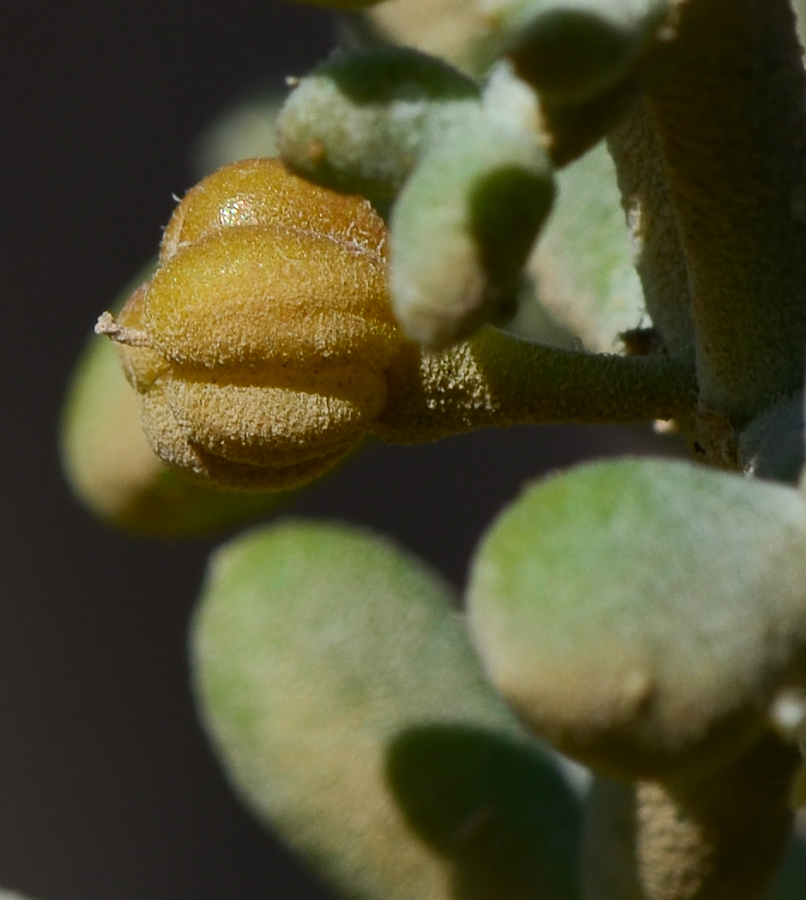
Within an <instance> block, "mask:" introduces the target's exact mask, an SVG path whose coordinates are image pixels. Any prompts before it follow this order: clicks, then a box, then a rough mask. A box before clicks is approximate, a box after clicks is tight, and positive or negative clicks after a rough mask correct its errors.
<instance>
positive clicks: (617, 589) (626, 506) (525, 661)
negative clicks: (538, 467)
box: [469, 460, 806, 781]
mask: <svg viewBox="0 0 806 900" xmlns="http://www.w3.org/2000/svg"><path fill="white" fill-rule="evenodd" d="M726 523H730V540H729V541H727V540H725V524H726ZM805 584H806V503H804V499H803V496H802V495H801V493H800V492H799V491H797V490H794V489H792V488H787V487H782V486H780V485H773V484H769V483H765V482H754V481H749V480H747V479H744V478H741V477H738V476H736V475H728V474H725V473H717V472H713V471H707V470H704V469H699V468H695V467H694V466H691V465H685V464H682V463H671V462H665V461H638V460H629V461H622V462H614V463H602V464H597V465H593V466H587V467H585V468H582V469H579V470H577V471H574V472H570V473H568V474H566V475H563V476H559V477H556V478H553V479H550V480H548V481H546V482H544V483H542V484H537V485H534V486H532V487H531V488H530V489H529V490H528V491H527V492H526V493H525V494H524V495H523V496H522V497H521V498H520V499H519V500H518V501H516V502H515V503H514V504H513V505H512V506H511V507H510V508H509V509H508V510H507V511H506V512H505V513H504V514H503V515H502V516H501V517H500V518H499V520H498V521H497V522H496V523H495V524H494V525H493V527H492V529H491V530H490V532H489V533H488V534H487V536H486V538H485V540H484V541H483V543H482V546H481V548H480V550H479V552H478V554H477V556H476V560H475V562H474V567H473V572H472V574H471V579H470V586H469V611H470V618H471V625H472V630H473V634H474V637H475V641H476V644H477V647H478V649H479V651H480V653H481V656H482V658H483V660H484V663H485V665H486V668H487V670H488V673H489V675H490V678H491V680H492V682H493V683H494V684H495V685H496V687H497V688H498V689H499V690H500V692H501V693H502V695H503V696H504V697H505V699H507V700H508V702H509V703H510V704H511V705H512V706H513V708H514V709H515V710H516V711H517V712H518V713H519V714H520V715H521V717H522V718H523V720H524V721H525V722H526V723H527V724H528V725H529V726H530V727H531V728H532V729H533V730H534V731H535V732H537V733H538V734H540V735H541V736H543V737H545V738H546V739H548V740H549V741H551V742H552V743H553V744H554V745H555V746H556V747H557V748H558V749H560V750H561V751H562V752H564V753H567V754H569V755H571V756H574V757H576V758H577V759H578V760H580V761H581V762H583V763H585V764H586V765H589V766H590V767H591V768H593V769H595V770H598V771H599V772H600V773H601V774H604V775H606V776H608V777H614V778H618V779H629V780H633V779H657V780H661V781H663V780H667V779H680V780H682V779H686V778H690V777H698V776H699V775H704V774H708V773H709V772H712V771H713V770H715V769H716V768H717V767H718V766H720V765H723V764H725V763H726V762H727V761H729V760H730V759H732V758H734V757H735V756H737V755H739V754H740V753H742V752H743V751H744V750H745V749H747V748H748V747H749V746H750V745H751V744H752V743H753V742H754V741H755V740H757V739H758V738H759V737H760V736H761V735H762V734H763V733H764V731H765V729H768V728H770V727H771V723H772V722H777V723H778V724H779V727H780V721H781V719H782V717H781V714H780V709H781V697H782V696H783V697H790V696H792V690H793V689H795V688H798V687H801V686H803V685H804V683H806V662H805V661H804V651H805V650H806V589H804V585H805Z"/></svg>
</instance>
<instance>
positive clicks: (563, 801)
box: [192, 522, 579, 900]
mask: <svg viewBox="0 0 806 900" xmlns="http://www.w3.org/2000/svg"><path fill="white" fill-rule="evenodd" d="M192 652H193V659H194V666H195V673H196V674H195V678H196V686H197V693H198V696H199V701H200V705H201V712H202V717H203V720H204V722H205V724H206V725H207V727H208V730H209V732H210V734H211V737H212V740H213V742H214V744H215V746H216V748H217V750H218V752H219V754H220V755H221V757H222V759H223V762H224V765H225V767H226V769H227V771H228V772H229V774H230V776H231V778H232V779H233V781H234V782H235V785H236V787H237V788H238V790H239V791H240V793H241V794H242V795H243V797H244V798H245V800H246V801H247V803H248V804H249V805H250V806H251V808H252V809H253V810H254V811H255V812H256V814H257V815H258V816H259V817H260V818H261V819H262V820H263V821H264V822H265V823H267V824H268V825H270V827H272V828H274V829H276V830H277V832H278V833H279V834H280V835H281V836H282V837H283V838H284V839H285V840H287V841H288V843H289V844H291V846H292V847H294V848H295V849H296V850H297V851H298V852H300V853H301V854H302V855H303V856H304V857H305V858H306V859H307V861H308V862H309V863H310V864H311V865H312V866H313V867H314V868H315V869H316V870H318V871H319V873H320V874H322V875H323V876H324V877H326V878H327V879H328V880H329V881H331V882H332V883H333V884H334V886H335V887H336V888H337V889H339V890H340V891H341V892H342V893H343V894H345V895H346V896H351V897H361V898H378V900H380V898H384V900H404V898H405V900H414V898H418V900H424V898H434V900H436V898H448V897H455V898H462V900H465V898H466V900H471V898H472V900H475V898H479V900H486V898H490V900H493V898H496V900H499V898H512V900H515V898H546V900H548V898H552V900H555V898H557V900H559V898H571V897H575V896H576V892H575V876H574V866H575V862H574V860H575V845H576V840H577V834H578V827H579V824H578V818H579V813H578V809H577V805H576V800H575V798H574V796H573V793H572V792H571V790H570V788H569V787H568V784H567V783H566V782H565V781H564V779H563V776H562V775H561V774H560V771H559V769H558V768H557V763H556V761H555V760H554V759H553V758H552V757H551V756H550V755H549V754H548V753H547V752H545V751H543V750H542V749H541V748H540V746H539V745H538V744H536V743H535V742H534V741H532V740H531V739H529V738H528V737H527V736H525V735H524V734H523V732H522V731H521V730H520V729H519V727H518V726H517V725H516V724H515V723H514V721H513V719H512V718H511V716H510V714H509V713H508V712H507V710H506V709H505V707H504V706H503V705H502V704H501V702H500V700H499V699H498V697H497V696H496V695H495V694H494V693H493V692H492V691H490V689H489V688H488V686H487V685H486V683H485V682H484V679H483V677H482V674H481V671H480V668H479V666H478V664H477V662H476V660H475V658H474V656H473V653H472V651H471V649H470V647H469V644H468V642H467V638H466V636H465V632H464V629H463V626H462V622H461V619H460V617H459V615H458V613H457V612H456V611H455V609H454V608H453V606H452V605H451V599H450V592H449V591H448V590H447V588H446V587H445V585H444V584H443V583H442V582H441V581H440V580H439V579H438V578H436V577H435V576H434V575H433V574H432V573H431V572H429V571H428V570H426V569H425V567H424V566H423V565H422V564H420V563H419V562H418V561H416V560H414V559H412V558H411V557H409V556H408V555H406V554H405V553H403V552H401V551H400V550H398V549H397V548H396V547H394V546H392V545H390V544H389V543H387V542H386V541H383V540H382V539H380V538H378V537H375V536H373V535H370V534H367V533H364V532H356V531H352V530H349V529H347V528H346V527H344V526H339V525H333V524H314V523H296V522H290V523H285V524H281V525H278V526H275V527H272V528H267V529H262V530H259V531H255V532H253V533H252V534H250V535H247V536H246V537H244V538H241V539H239V540H237V541H234V542H233V543H231V544H229V545H228V546H226V547H225V548H224V549H223V550H221V551H219V552H218V553H217V554H216V556H215V557H214V558H213V562H212V565H211V569H210V572H209V575H208V580H207V584H206V587H205V590H204V594H203V598H202V602H201V607H200V610H199V612H198V616H197V620H196V623H195V628H194V632H193V638H192Z"/></svg>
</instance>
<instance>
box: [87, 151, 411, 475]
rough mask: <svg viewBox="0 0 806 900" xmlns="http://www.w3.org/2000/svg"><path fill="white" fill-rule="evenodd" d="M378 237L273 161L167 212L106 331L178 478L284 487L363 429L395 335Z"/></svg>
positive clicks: (376, 402)
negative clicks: (145, 278) (154, 261)
mask: <svg viewBox="0 0 806 900" xmlns="http://www.w3.org/2000/svg"><path fill="white" fill-rule="evenodd" d="M385 242H386V230H385V227H384V225H383V222H382V221H381V220H380V218H378V216H377V215H376V214H375V213H374V212H373V211H372V209H371V207H370V206H369V204H368V203H367V202H366V201H364V200H362V199H360V198H357V197H352V196H347V195H343V194H337V193H335V192H332V191H329V190H327V189H324V188H319V187H316V186H314V185H311V184H309V183H308V182H305V181H302V180H301V179H299V178H296V177H295V176H293V175H291V174H290V173H288V172H287V171H286V170H285V169H284V168H283V166H282V164H281V163H279V162H277V161H275V160H246V161H243V162H240V163H236V164H234V165H232V166H228V167H226V168H224V169H222V170H220V171H219V172H217V173H215V174H214V175H212V176H211V177H210V178H208V179H206V180H205V181H203V182H202V183H201V184H200V185H198V186H197V187H196V188H194V189H193V190H192V191H190V193H189V194H188V195H187V196H186V197H185V199H184V200H183V201H182V202H181V203H180V205H179V207H178V208H177V210H176V212H175V213H174V216H173V218H172V220H171V222H170V224H169V225H168V227H167V229H166V231H165V236H164V238H163V244H162V251H161V254H160V265H159V267H158V269H157V271H156V273H155V275H154V277H153V278H152V279H151V281H150V282H149V283H148V284H147V285H145V286H144V287H143V288H141V289H140V290H138V291H137V292H135V294H134V295H132V297H131V298H130V300H129V301H128V302H127V304H126V305H125V306H124V308H123V310H122V311H121V314H120V317H119V320H118V321H117V322H116V321H115V320H114V319H113V318H112V317H111V316H110V315H109V314H105V315H104V316H102V317H101V320H100V321H99V325H98V330H99V331H101V332H104V333H107V334H109V335H110V336H111V337H113V338H114V339H116V340H117V341H118V342H119V343H120V345H121V354H122V357H123V364H124V367H125V369H126V372H127V375H128V377H129V379H130V381H131V382H132V383H133V384H134V386H135V387H136V389H137V391H138V393H139V394H140V398H141V417H142V421H143V426H144V429H145V431H146V435H147V437H148V438H149V441H150V443H151V445H152V447H153V448H154V449H155V451H156V452H157V453H158V455H159V456H160V457H161V458H162V459H163V460H164V461H165V462H166V463H168V464H169V465H171V466H174V467H176V468H178V469H180V470H182V471H183V472H184V473H185V474H187V475H190V476H195V477H197V478H202V479H205V480H212V481H214V482H218V483H222V484H226V485H228V486H240V487H244V488H254V489H261V490H273V489H280V488H287V487H292V486H294V485H296V484H299V483H302V482H304V481H307V480H310V479H311V478H313V477H315V476H316V475H318V474H321V473H322V472H324V471H326V470H327V469H328V468H330V467H331V466H332V465H333V464H335V463H336V462H337V461H338V460H339V459H340V458H341V457H342V456H344V455H345V454H346V453H347V452H349V450H351V449H352V448H353V447H355V446H356V445H357V444H358V443H359V442H360V441H361V439H362V438H363V436H364V435H365V434H366V431H367V428H368V426H369V424H370V423H371V422H372V421H373V420H374V418H375V417H376V416H377V415H378V413H379V412H380V411H381V410H382V408H383V406H384V403H385V400H386V379H385V370H386V369H387V368H388V366H389V365H390V364H391V363H392V361H393V360H394V358H395V356H396V355H397V352H398V349H399V347H400V345H401V341H402V338H401V336H400V333H399V331H398V329H397V326H396V325H395V322H394V319H393V316H392V312H391V308H390V306H389V302H388V299H387V291H386V260H385Z"/></svg>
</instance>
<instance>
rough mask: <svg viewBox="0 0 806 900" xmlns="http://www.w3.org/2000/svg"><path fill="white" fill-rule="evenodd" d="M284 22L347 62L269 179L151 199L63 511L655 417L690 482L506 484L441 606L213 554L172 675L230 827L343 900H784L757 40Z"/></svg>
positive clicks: (792, 354) (785, 209)
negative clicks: (223, 784) (276, 840)
mask: <svg viewBox="0 0 806 900" xmlns="http://www.w3.org/2000/svg"><path fill="white" fill-rule="evenodd" d="M319 5H324V6H331V7H333V8H335V9H337V10H339V15H340V17H341V18H340V21H341V26H342V34H343V35H344V36H345V40H346V41H347V43H348V44H349V47H348V49H346V50H341V51H339V52H337V53H334V55H333V56H332V57H331V58H329V59H327V60H325V61H323V62H322V63H321V64H320V65H319V66H318V67H317V68H316V69H315V70H314V71H313V72H312V73H310V74H309V75H307V76H305V77H303V78H301V79H298V80H296V81H295V83H294V86H293V88H292V90H291V91H290V93H289V95H288V97H287V98H286V100H285V102H284V103H283V105H282V108H281V109H280V111H279V113H278V114H277V119H276V123H275V124H276V134H277V148H278V154H279V155H278V157H277V158H259V159H246V160H240V161H238V162H235V163H231V164H229V165H227V166H224V167H222V168H221V169H220V170H219V171H217V172H216V173H214V174H213V175H211V176H209V177H208V178H206V179H205V180H204V181H202V182H201V183H200V184H199V185H197V186H196V187H195V188H193V189H192V190H191V191H190V192H189V193H188V194H187V195H186V196H185V197H184V198H183V199H182V200H181V201H180V202H179V204H178V206H177V208H176V211H175V212H174V215H173V217H172V219H171V221H170V223H169V224H168V226H167V228H166V230H165V233H164V236H163V240H162V246H161V250H160V253H159V258H158V260H157V262H156V263H155V264H153V265H152V266H151V267H149V270H148V272H147V274H146V276H145V280H144V281H142V282H141V283H138V284H137V286H136V288H135V289H134V290H133V291H132V292H131V293H130V296H129V297H128V299H127V300H126V301H125V302H124V303H122V305H120V307H119V308H117V309H116V311H115V312H114V314H113V313H112V312H105V313H103V315H102V316H101V317H100V319H99V321H98V324H97V326H96V330H97V331H98V332H99V333H100V334H102V335H105V336H107V337H108V338H110V339H111V341H112V342H113V343H114V345H115V348H116V350H117V353H118V357H119V361H120V363H121V368H122V372H123V373H125V379H126V380H124V378H123V377H122V376H121V374H120V370H119V369H118V368H116V367H115V366H113V365H112V358H111V354H112V345H111V344H110V343H109V342H104V343H101V340H100V338H99V339H98V344H97V346H94V347H93V348H91V349H90V350H89V351H88V356H87V358H86V359H85V360H84V362H83V363H82V367H81V369H80V370H79V373H78V374H77V376H76V379H75V382H74V384H73V386H72V389H71V394H70V398H69V404H68V411H67V413H66V415H65V420H64V449H65V458H66V468H67V470H68V473H69V474H70V476H71V478H72V481H73V483H74V486H75V488H76V490H77V492H78V493H79V494H80V495H81V496H83V497H84V499H85V500H86V502H87V503H88V504H89V505H90V506H91V507H92V508H93V509H94V510H95V511H96V512H97V513H98V514H99V515H101V516H102V517H104V518H106V519H107V520H109V521H110V522H112V523H114V524H117V525H119V526H123V527H125V528H129V529H130V530H135V531H151V532H153V533H163V534H166V533H170V534H182V533H191V532H200V531H205V530H210V529H213V528H215V527H217V526H220V527H225V526H229V525H231V524H232V523H233V522H236V521H244V520H246V519H247V518H249V517H255V516H257V515H260V514H261V513H266V512H268V511H269V510H273V509H275V508H276V507H278V506H279V505H281V503H282V502H284V501H286V500H288V499H289V498H290V497H291V496H293V493H294V491H295V490H296V489H298V488H299V487H301V486H302V485H305V484H307V483H309V482H311V481H313V480H314V479H316V478H317V477H319V476H320V475H323V474H325V473H327V472H328V471H330V470H331V469H333V467H335V466H336V465H338V463H339V462H340V461H341V460H342V459H344V458H345V457H346V456H347V455H348V454H350V453H351V452H352V451H353V450H354V449H355V448H356V447H358V446H359V445H360V444H361V443H362V441H363V440H364V439H365V437H366V436H368V435H374V436H376V437H377V438H379V439H381V440H383V441H387V442H392V443H401V444H409V443H415V442H419V441H433V440H438V439H440V438H443V437H447V436H449V435H452V434H457V433H461V432H466V431H470V430H473V429H477V428H486V427H509V426H512V425H518V424H524V425H528V424H545V423H559V422H584V423H608V422H610V423H619V422H621V423H628V422H651V421H655V422H657V423H658V424H659V427H660V426H662V428H663V429H664V430H666V431H674V432H677V433H679V434H680V435H681V436H682V438H683V440H684V441H685V443H686V446H687V447H688V449H689V451H690V453H691V456H692V460H691V461H690V462H677V461H676V462H672V461H669V460H638V459H625V460H619V461H615V462H600V463H595V464H593V465H589V466H585V467H581V468H578V469H575V470H572V471H569V472H565V473H562V474H559V475H557V476H554V477H552V478H549V479H547V480H543V481H541V482H534V483H531V484H528V485H526V486H525V487H524V489H523V491H522V493H521V495H520V496H519V497H518V498H517V499H516V500H515V501H514V502H512V503H511V504H510V505H509V506H508V507H507V508H505V509H503V510H502V512H501V513H500V515H499V516H498V517H497V518H496V520H495V521H494V522H492V523H491V524H490V526H489V529H488V530H487V533H486V534H485V536H484V537H483V539H482V541H481V542H480V544H479V547H478V548H477V551H476V553H475V555H474V558H473V559H472V560H471V562H470V568H469V578H468V585H467V590H466V597H465V598H464V603H456V602H455V601H454V599H453V598H452V596H451V591H450V590H449V589H448V588H446V586H445V585H444V584H443V583H442V582H441V581H440V579H439V578H438V577H437V576H436V575H434V574H433V573H432V572H430V571H428V570H427V569H426V568H425V567H424V566H423V565H422V563H420V562H419V561H418V560H416V559H414V558H412V557H411V556H410V555H409V554H407V553H406V552H405V551H403V550H401V549H400V548H398V547H396V546H394V545H392V544H390V543H389V542H388V541H386V540H384V539H383V538H380V537H378V536H375V535H372V534H369V533H366V532H363V531H357V530H355V529H353V528H351V527H350V526H348V525H346V524H339V523H335V522H331V523H316V522H303V521H285V522H280V523H275V524H269V525H265V526H261V527H260V528H258V529H256V530H254V531H252V532H249V533H247V534H245V535H243V536H242V537H236V538H235V539H234V540H232V541H231V542H230V543H228V544H227V545H226V546H225V547H224V548H222V549H221V550H219V551H218V552H217V553H216V554H215V555H214V557H213V559H212V561H211V564H210V568H209V571H208V575H207V580H206V583H205V587H204V590H203V593H202V597H201V600H200V605H199V609H198V612H197V615H196V617H195V620H194V623H193V628H192V640H191V655H192V663H193V669H194V681H195V687H196V691H197V697H198V703H199V710H200V718H201V721H202V723H203V725H204V727H205V728H206V729H207V731H208V733H209V735H210V739H211V741H212V743H213V746H214V747H215V750H216V752H217V754H218V756H219V758H220V760H221V763H222V765H223V766H224V767H225V769H226V771H227V773H228V775H229V777H230V778H231V780H232V783H233V786H234V788H235V789H236V791H237V792H238V793H239V794H240V795H241V796H242V797H243V799H244V802H245V803H246V804H247V805H248V806H249V807H250V808H251V809H252V810H253V811H254V812H255V814H256V815H257V816H258V817H259V818H260V819H262V820H263V821H265V823H266V824H267V826H268V827H270V828H271V829H273V830H275V831H276V832H277V833H278V834H280V835H281V836H282V838H283V839H284V840H285V841H286V842H287V843H288V844H289V845H290V846H292V847H293V848H294V849H295V850H296V851H297V852H298V853H299V854H301V855H302V856H303V858H305V859H306V860H307V861H308V863H309V864H310V865H311V866H312V867H313V868H314V869H315V870H316V871H317V872H318V873H320V874H321V875H322V877H324V878H325V879H327V880H329V882H330V883H331V884H333V885H334V886H335V888H336V889H337V890H338V891H340V892H341V893H342V894H343V895H345V896H347V897H356V898H362V900H381V898H392V900H414V898H429V900H431V898H433V900H438V898H445V900H447V898H455V900H487V898H489V900H499V898H510V900H527V898H534V900H571V898H582V897H584V898H588V900H757V898H762V897H765V896H766V897H768V898H772V897H774V898H775V900H796V898H802V897H804V896H806V862H804V858H806V849H804V844H803V842H802V841H801V839H800V838H798V837H797V831H796V830H793V824H794V822H795V810H796V809H797V807H798V806H799V805H800V804H802V803H806V787H804V784H805V783H806V778H804V777H803V776H802V774H801V770H802V767H803V758H802V752H801V745H802V743H803V742H804V741H806V497H804V490H806V487H804V479H803V477H802V475H801V472H802V469H803V462H804V412H803V386H804V377H805V374H806V373H805V372H804V369H805V368H806V75H805V74H804V66H803V60H802V50H801V46H800V42H799V38H798V31H797V28H798V24H797V20H796V16H795V10H793V8H792V5H791V4H790V2H789V0H430V2H429V3H425V4H424V3H422V2H420V0H385V2H378V3H372V2H371V0H344V2H336V0H333V2H327V0H321V2H320V3H319ZM102 354H104V355H103V356H102ZM138 417H139V424H138ZM149 448H150V449H149ZM99 459H103V460H105V463H104V465H103V467H99V466H97V465H94V464H93V461H94V460H99ZM98 472H101V473H102V476H96V475H94V474H93V473H98ZM470 487H472V486H470ZM470 487H469V489H470ZM568 758H570V759H572V760H575V761H576V762H577V763H579V764H582V765H584V766H585V767H587V768H588V769H589V770H590V772H589V775H588V776H587V777H586V778H581V777H580V776H579V772H580V771H581V770H580V769H578V768H576V767H575V766H574V765H573V763H572V762H570V761H569V759H568ZM787 846H789V851H788V852H789V855H788V856H786V859H785V851H786V849H787ZM784 859H785V862H784V864H783V865H784V867H783V869H782V870H781V871H782V873H783V874H782V875H781V877H780V880H779V881H778V882H777V883H776V882H775V881H774V879H775V876H776V872H777V871H778V870H779V868H780V867H781V865H782V861H783V860H784ZM771 885H775V886H771ZM771 891H772V892H773V893H770V892H771Z"/></svg>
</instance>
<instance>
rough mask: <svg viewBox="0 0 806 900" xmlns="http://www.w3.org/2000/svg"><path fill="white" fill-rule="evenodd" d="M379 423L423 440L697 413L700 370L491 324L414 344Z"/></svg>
mask: <svg viewBox="0 0 806 900" xmlns="http://www.w3.org/2000/svg"><path fill="white" fill-rule="evenodd" d="M387 378H388V383H389V397H388V400H387V404H386V407H385V408H384V411H383V413H382V414H381V415H380V417H379V419H378V420H377V421H376V423H375V424H374V426H373V431H374V432H375V433H376V434H377V435H378V436H379V437H380V438H382V439H383V440H386V441H390V442H394V443H415V442H417V441H426V440H436V439H438V438H441V437H445V436H447V435H450V434H456V433H458V432H463V431H471V430H473V429H476V428H485V427H489V426H498V427H507V426H510V425H518V424H549V423H560V422H581V423H603V422H642V421H649V420H652V419H671V418H675V417H678V416H683V415H685V414H686V413H690V411H691V410H692V408H693V406H694V404H695V402H696V383H695V379H694V373H693V370H692V369H691V368H689V367H687V366H685V365H682V364H680V363H678V362H675V361H672V360H669V359H666V358H660V357H630V356H615V355H607V354H593V353H584V352H581V351H574V350H563V349H560V348H557V347H550V346H546V345H543V344H532V343H528V342H527V341H522V340H519V339H517V338H513V337H511V336H509V335H506V334H504V333H503V332H500V331H497V330H496V329H494V328H490V327H487V328H484V329H482V330H481V331H480V332H479V333H478V334H477V336H476V337H475V338H474V339H473V340H470V341H466V342H464V343H461V344H458V345H455V346H454V347H452V348H451V349H449V350H447V351H443V352H442V353H428V352H426V351H423V350H420V349H419V348H417V347H416V346H415V345H413V344H412V345H407V347H406V349H405V351H404V353H403V354H402V355H401V356H400V357H399V358H398V360H397V362H396V363H395V364H394V365H393V367H392V369H391V370H390V371H389V372H388V373H387Z"/></svg>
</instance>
